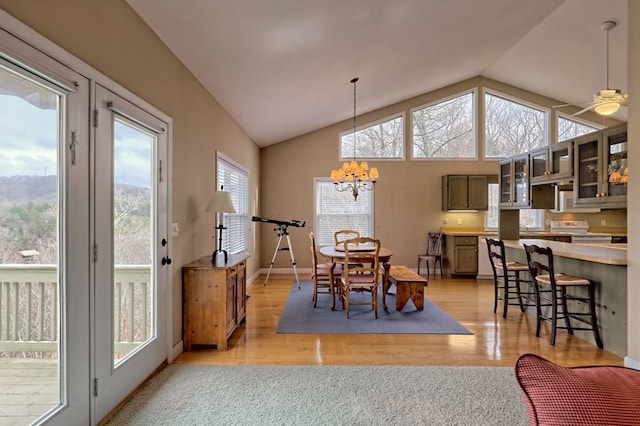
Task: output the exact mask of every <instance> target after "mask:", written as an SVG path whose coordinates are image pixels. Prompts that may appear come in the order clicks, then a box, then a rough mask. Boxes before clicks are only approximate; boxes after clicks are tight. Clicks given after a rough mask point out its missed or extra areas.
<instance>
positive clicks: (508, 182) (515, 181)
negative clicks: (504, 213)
mask: <svg viewBox="0 0 640 426" xmlns="http://www.w3.org/2000/svg"><path fill="white" fill-rule="evenodd" d="M528 206H529V155H521V156H517V157H512V158H510V159H508V160H505V161H501V162H500V207H501V208H510V207H511V208H520V207H528Z"/></svg>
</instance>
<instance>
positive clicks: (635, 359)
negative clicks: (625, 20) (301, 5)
mask: <svg viewBox="0 0 640 426" xmlns="http://www.w3.org/2000/svg"><path fill="white" fill-rule="evenodd" d="M628 56H629V72H628V75H629V125H628V134H629V141H630V143H629V147H628V148H629V163H630V164H633V165H634V170H633V172H631V173H630V176H631V180H630V183H629V197H628V198H629V201H628V205H629V217H630V218H633V217H637V216H635V215H640V184H639V183H638V181H637V179H638V176H640V173H638V169H636V167H638V166H636V165H635V162H636V158H639V159H640V145H638V142H640V2H637V1H629V55H628ZM634 177H635V179H634ZM628 259H629V267H628V280H627V300H628V303H627V306H628V320H627V342H628V348H627V349H628V350H627V353H628V354H629V358H630V359H629V360H627V361H629V362H630V363H632V364H633V365H632V366H634V367H635V368H640V338H639V337H638V336H639V334H638V330H640V309H638V304H640V280H638V278H637V277H638V276H639V275H640V262H639V260H640V222H638V221H637V220H634V219H631V220H630V221H629V252H628Z"/></svg>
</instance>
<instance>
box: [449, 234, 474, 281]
mask: <svg viewBox="0 0 640 426" xmlns="http://www.w3.org/2000/svg"><path fill="white" fill-rule="evenodd" d="M451 274H452V275H477V274H478V237H476V236H454V237H453V262H452V265H451Z"/></svg>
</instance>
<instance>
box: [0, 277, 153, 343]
mask: <svg viewBox="0 0 640 426" xmlns="http://www.w3.org/2000/svg"><path fill="white" fill-rule="evenodd" d="M150 281H151V271H150V267H149V266H148V265H143V266H140V265H124V266H117V267H116V268H115V287H114V300H113V301H114V324H118V326H117V327H114V334H115V336H114V340H115V345H116V348H115V349H116V352H128V351H129V350H131V349H133V348H134V347H136V346H137V345H138V344H139V343H141V342H144V341H145V340H147V338H149V336H150V333H151V315H152V313H151V311H150V307H151V304H152V297H153V294H152V291H151V290H152V285H151V282H150ZM58 310H59V305H58V275H57V268H56V266H55V265H31V264H29V265H0V353H3V352H29V353H34V352H56V351H58V329H59V328H58V317H59V315H58Z"/></svg>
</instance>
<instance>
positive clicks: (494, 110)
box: [484, 93, 548, 158]
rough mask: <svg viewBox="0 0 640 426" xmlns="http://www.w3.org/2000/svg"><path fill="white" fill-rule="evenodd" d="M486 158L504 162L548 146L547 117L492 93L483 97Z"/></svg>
mask: <svg viewBox="0 0 640 426" xmlns="http://www.w3.org/2000/svg"><path fill="white" fill-rule="evenodd" d="M484 103H485V105H484V112H485V115H484V127H485V129H484V135H485V137H484V146H485V157H487V158H504V157H510V156H512V155H516V154H521V153H523V152H527V151H531V150H533V149H535V148H541V147H543V146H545V145H547V143H548V142H547V137H546V135H547V113H546V112H544V111H542V110H539V109H536V108H533V107H530V106H527V105H524V104H521V103H518V102H515V101H511V100H509V99H506V98H502V97H500V96H496V95H494V94H491V93H485V96H484Z"/></svg>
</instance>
